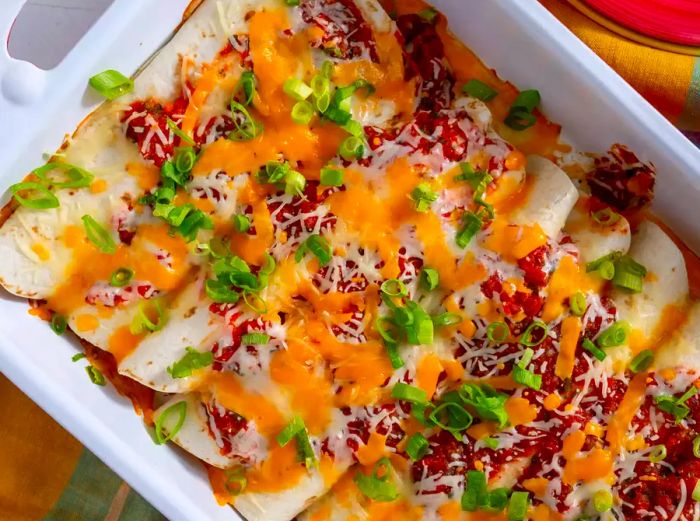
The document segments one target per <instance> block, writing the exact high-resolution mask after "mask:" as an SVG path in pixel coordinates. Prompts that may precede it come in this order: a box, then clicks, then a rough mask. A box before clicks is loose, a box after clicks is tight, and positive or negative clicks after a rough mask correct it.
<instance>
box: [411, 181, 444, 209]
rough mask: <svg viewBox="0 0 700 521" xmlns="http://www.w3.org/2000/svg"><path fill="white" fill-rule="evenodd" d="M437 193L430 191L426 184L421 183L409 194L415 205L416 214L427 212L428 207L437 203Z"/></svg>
mask: <svg viewBox="0 0 700 521" xmlns="http://www.w3.org/2000/svg"><path fill="white" fill-rule="evenodd" d="M437 198H438V193H437V192H433V191H432V190H431V189H430V185H429V184H428V183H421V184H419V185H418V186H416V187H415V188H414V189H413V191H412V192H411V199H413V202H414V203H416V211H417V212H427V211H428V210H429V209H430V205H431V204H432V203H434V202H435V201H437Z"/></svg>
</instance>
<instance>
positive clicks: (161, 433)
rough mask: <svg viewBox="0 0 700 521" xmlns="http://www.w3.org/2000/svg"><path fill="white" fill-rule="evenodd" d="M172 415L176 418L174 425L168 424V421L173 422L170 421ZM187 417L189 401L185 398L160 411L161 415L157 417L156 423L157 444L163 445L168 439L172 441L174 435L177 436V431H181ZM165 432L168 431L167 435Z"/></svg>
mask: <svg viewBox="0 0 700 521" xmlns="http://www.w3.org/2000/svg"><path fill="white" fill-rule="evenodd" d="M175 415H176V416H175ZM171 417H175V418H176V420H175V425H173V426H172V427H169V426H166V425H165V424H166V423H168V424H171V423H172V422H171V421H169V420H170V418H171ZM186 417H187V402H186V401H184V400H183V401H180V402H177V403H175V404H173V405H171V406H170V407H168V408H167V409H165V410H164V411H163V412H162V413H160V415H159V416H158V418H157V419H156V424H155V436H156V444H157V445H163V444H164V443H166V442H167V441H170V440H171V439H172V438H173V436H176V435H177V433H178V432H180V429H181V428H182V425H183V424H184V423H185V418H186ZM165 432H167V435H166V434H165Z"/></svg>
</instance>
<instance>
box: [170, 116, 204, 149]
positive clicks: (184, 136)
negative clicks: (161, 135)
mask: <svg viewBox="0 0 700 521" xmlns="http://www.w3.org/2000/svg"><path fill="white" fill-rule="evenodd" d="M165 122H166V123H167V125H168V128H169V129H170V130H171V132H172V133H173V134H175V135H176V136H177V137H179V138H180V140H181V141H184V142H185V143H187V144H188V145H191V146H195V144H196V143H195V142H194V139H192V138H191V137H190V136H188V135H187V134H185V133H184V132H183V131H182V130H181V129H180V127H178V126H177V123H175V122H174V121H173V120H172V119H170V118H168V119H166V120H165Z"/></svg>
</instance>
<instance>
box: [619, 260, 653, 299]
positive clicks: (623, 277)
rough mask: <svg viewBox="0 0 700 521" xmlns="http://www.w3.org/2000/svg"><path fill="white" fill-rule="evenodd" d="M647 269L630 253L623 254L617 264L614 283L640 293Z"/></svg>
mask: <svg viewBox="0 0 700 521" xmlns="http://www.w3.org/2000/svg"><path fill="white" fill-rule="evenodd" d="M646 274H647V269H646V268H645V267H644V266H642V265H641V264H639V263H638V262H637V261H635V260H634V259H633V258H632V257H630V256H629V255H623V256H622V257H620V258H619V259H618V261H617V263H616V264H615V274H614V277H613V278H612V281H613V284H615V286H617V287H619V288H624V289H626V290H629V291H631V292H632V293H639V292H640V291H642V288H643V286H644V277H646Z"/></svg>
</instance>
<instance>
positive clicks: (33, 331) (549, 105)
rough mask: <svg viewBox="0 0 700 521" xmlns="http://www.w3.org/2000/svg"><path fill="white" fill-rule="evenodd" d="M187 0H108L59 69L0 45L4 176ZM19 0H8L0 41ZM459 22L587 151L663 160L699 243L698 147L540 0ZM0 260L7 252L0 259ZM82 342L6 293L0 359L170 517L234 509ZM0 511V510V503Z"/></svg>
mask: <svg viewBox="0 0 700 521" xmlns="http://www.w3.org/2000/svg"><path fill="white" fill-rule="evenodd" d="M188 1H189V0H139V1H138V2H137V1H134V0H115V2H114V3H113V4H112V6H111V7H110V8H109V9H108V10H107V12H106V13H105V14H104V15H103V16H102V18H101V19H100V20H99V21H98V22H97V23H96V24H95V25H94V26H93V27H92V29H91V30H90V31H89V32H88V33H87V34H86V35H85V36H84V37H83V39H82V40H81V42H80V43H79V44H78V45H77V46H76V48H75V49H73V51H72V52H71V53H70V54H69V55H68V57H67V58H66V59H65V60H64V61H63V62H62V63H61V64H60V65H59V66H58V67H56V68H55V69H54V70H51V71H40V70H38V69H36V68H35V67H34V66H32V65H30V64H27V63H22V62H16V61H13V60H11V59H10V58H9V57H8V56H7V52H6V50H5V49H4V48H2V49H0V158H2V162H1V163H0V185H1V186H8V185H9V184H11V183H13V182H16V181H17V180H19V179H20V178H21V177H23V176H24V175H25V173H26V172H27V171H29V170H31V169H32V168H33V167H35V166H36V165H38V164H41V163H42V152H45V151H53V150H55V149H56V148H57V147H58V146H59V145H60V143H61V140H62V138H63V136H64V134H65V133H66V132H70V131H72V130H73V128H74V127H75V126H76V125H77V124H78V123H79V121H80V120H81V119H82V118H83V117H84V116H85V115H87V114H88V113H89V112H90V111H91V110H92V109H93V108H94V107H95V106H96V104H97V103H98V102H99V100H98V99H97V98H96V97H95V96H94V95H93V94H92V93H90V92H89V91H87V90H86V85H87V78H88V77H90V76H91V75H93V74H95V73H96V72H99V71H101V70H103V69H105V68H114V69H119V70H121V71H123V72H128V73H131V72H134V71H135V70H136V69H137V68H138V66H140V65H141V64H142V63H143V62H144V61H145V60H146V59H147V58H148V57H149V56H150V55H151V54H152V53H153V52H154V51H155V50H156V49H157V48H158V47H159V46H160V45H161V44H162V43H163V42H164V41H165V40H166V39H167V38H168V36H169V35H170V34H171V32H172V30H173V28H174V27H176V25H177V24H178V22H179V19H180V13H181V12H182V11H183V9H184V8H185V7H186V5H187V4H188ZM23 3H24V0H2V4H3V5H2V8H0V37H2V39H3V41H6V40H7V34H8V32H9V29H10V26H11V23H12V20H14V17H15V16H16V14H17V13H18V12H19V9H20V7H21V5H22V4H23ZM435 4H436V6H437V7H439V8H440V9H441V10H442V11H443V12H444V13H445V14H446V15H447V16H448V19H449V20H450V25H451V27H452V29H453V31H454V32H455V33H456V34H457V35H458V36H459V37H460V38H461V39H462V40H463V41H464V42H465V43H466V44H467V45H469V46H470V47H471V48H472V49H473V50H475V51H476V52H477V54H479V56H480V57H481V58H482V59H483V60H484V61H485V62H486V63H487V64H488V65H490V66H491V67H494V68H496V69H497V70H498V71H499V73H500V74H501V76H502V77H504V78H507V79H510V80H511V81H513V82H514V83H516V84H517V85H520V86H521V87H536V88H538V89H539V90H540V91H541V92H542V95H543V100H544V102H543V105H544V110H545V112H546V113H547V114H548V115H549V116H550V117H551V118H552V119H553V120H555V121H557V122H560V123H561V124H562V125H563V126H564V129H565V136H566V138H567V139H568V140H569V141H571V142H572V143H573V144H575V145H576V146H577V147H579V148H580V149H582V150H590V151H599V152H600V151H604V150H606V149H607V148H608V147H609V145H610V144H612V143H615V142H620V143H624V144H627V145H629V146H630V147H632V149H634V150H635V151H636V152H637V153H638V154H639V155H640V156H641V157H642V158H643V159H646V160H651V161H653V162H654V163H655V164H656V166H657V167H658V172H659V177H658V188H657V199H656V203H655V209H656V212H657V213H658V214H659V215H661V216H662V217H663V218H664V219H665V220H666V222H668V223H669V224H670V225H671V226H672V227H673V228H674V229H675V230H676V231H677V232H678V233H679V234H680V235H681V236H682V237H684V238H685V240H686V241H687V242H688V244H690V245H691V246H693V247H694V248H695V249H696V251H700V220H698V219H696V218H695V217H694V215H695V212H694V210H695V206H694V205H696V204H697V202H698V201H700V151H699V150H698V149H696V148H695V147H694V146H693V145H692V144H691V143H690V142H689V141H687V140H686V139H685V138H684V137H683V136H682V134H680V133H679V132H678V131H677V130H676V129H675V128H674V127H672V126H671V125H670V124H669V123H668V122H667V121H666V120H665V119H664V118H663V117H662V116H661V115H660V114H659V113H658V112H656V111H655V110H654V109H653V108H652V107H651V106H650V105H649V104H648V103H647V102H646V101H644V100H643V99H642V98H641V97H640V96H639V95H638V94H637V93H636V92H635V91H634V90H632V88H631V87H629V86H628V85H627V84H626V83H625V82H624V81H623V80H622V79H621V78H620V77H619V76H618V75H617V74H615V73H614V72H613V71H612V70H611V69H610V68H609V67H608V66H607V65H605V63H604V62H603V61H601V60H600V59H599V58H597V57H596V56H595V55H594V54H593V53H592V52H591V51H590V50H589V49H588V48H587V47H585V46H584V45H583V44H582V43H581V42H580V41H579V40H578V39H576V37H575V36H573V35H572V34H571V33H570V32H569V31H568V30H567V29H566V28H565V27H564V26H562V25H561V24H560V23H559V22H558V21H557V20H556V19H555V18H553V17H552V16H551V15H550V14H549V13H548V12H547V11H546V10H545V9H544V8H543V7H541V6H540V5H539V4H538V3H537V2H536V1H535V0H489V1H485V0H435ZM0 262H2V261H1V260H0ZM75 349H76V347H75V346H74V345H72V344H71V342H70V341H69V340H67V339H65V338H63V337H56V336H55V335H54V334H53V333H52V332H51V331H50V329H49V328H48V327H44V326H43V325H42V324H40V323H39V322H38V321H37V320H36V319H35V318H33V317H31V316H29V315H28V314H27V305H26V303H25V302H24V301H22V300H20V299H15V298H11V297H9V296H8V295H7V294H4V293H2V294H0V370H1V371H2V372H3V373H5V374H6V375H7V376H8V377H9V378H10V379H11V380H12V381H13V382H14V383H15V384H17V385H18V386H19V387H20V388H21V389H22V390H23V391H24V392H26V393H27V394H28V395H29V396H30V397H31V398H32V399H33V400H34V401H36V402H37V403H38V404H39V405H40V406H41V407H43V408H44V409H45V410H46V411H47V412H48V413H49V414H51V415H52V416H53V417H54V418H56V420H58V421H59V422H60V423H61V424H62V425H63V426H64V427H65V428H67V429H68V430H69V431H71V432H72V433H73V434H74V435H75V436H76V437H77V438H78V439H80V440H81V441H82V442H83V443H84V444H85V445H86V446H87V447H88V448H89V449H90V450H92V451H93V452H94V453H95V454H97V455H98V456H99V457H100V458H101V459H102V460H103V461H105V462H106V463H107V464H108V465H109V466H110V467H112V468H113V469H114V470H115V471H116V472H117V473H119V474H120V475H121V476H122V477H123V478H124V479H125V480H127V481H128V482H129V483H130V484H131V485H132V486H133V487H134V488H136V489H137V490H138V491H139V492H140V493H141V494H142V495H143V496H144V497H145V498H146V499H147V500H148V501H150V502H151V503H152V504H153V505H154V506H156V507H157V508H158V509H159V510H161V512H163V514H164V515H166V516H167V517H168V518H169V519H171V520H173V521H178V520H183V521H199V520H233V519H237V516H236V515H235V513H234V512H233V511H232V510H231V509H228V508H220V507H218V506H217V505H216V502H215V501H214V498H213V495H212V493H211V491H210V488H209V483H208V481H207V479H206V475H205V473H204V472H203V471H202V467H201V466H200V465H198V464H197V463H194V462H192V460H191V458H188V457H186V456H184V455H183V454H181V453H180V451H178V450H177V449H175V448H173V447H159V446H156V445H154V444H153V443H152V441H151V440H150V438H149V436H148V435H147V433H146V431H145V429H144V427H143V425H142V423H141V420H140V418H138V417H137V416H136V415H135V414H134V413H133V411H132V408H131V405H130V404H129V403H128V402H127V401H126V400H124V399H121V398H120V397H118V396H117V395H116V393H115V392H114V391H113V390H111V389H109V388H105V389H102V388H96V387H95V386H93V385H92V384H91V383H90V381H89V380H88V378H87V377H86V375H85V372H84V371H83V369H82V366H81V365H80V363H73V362H71V360H70V357H71V355H72V354H74V352H75ZM1 514H2V513H1V512H0V515H1Z"/></svg>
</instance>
